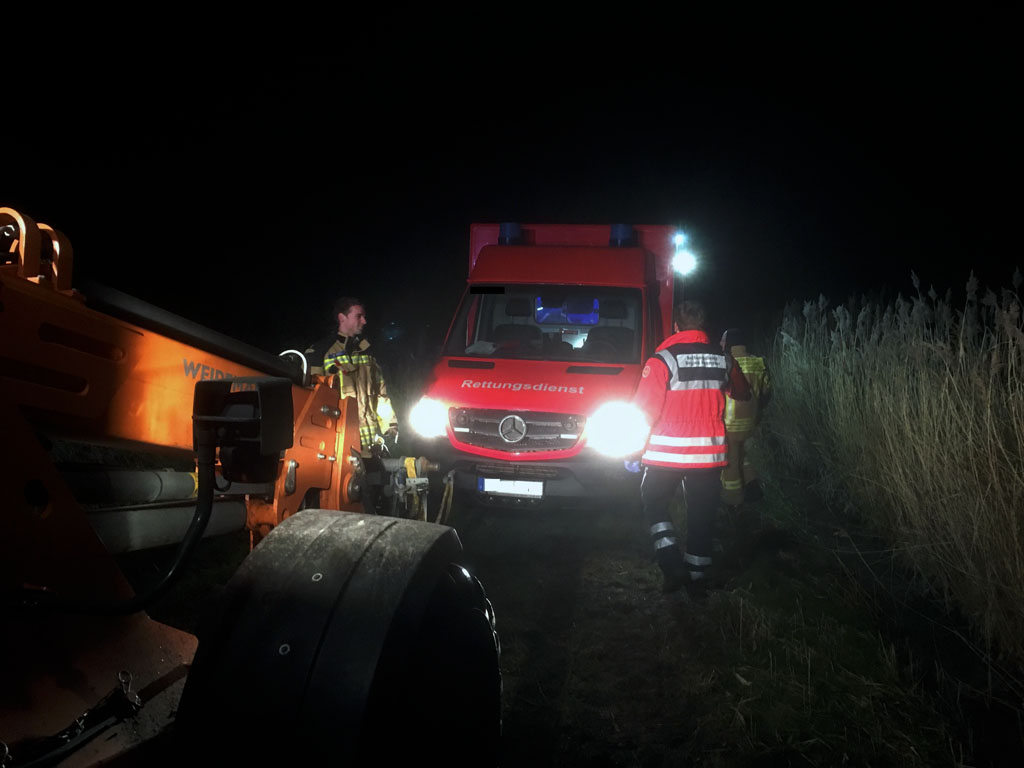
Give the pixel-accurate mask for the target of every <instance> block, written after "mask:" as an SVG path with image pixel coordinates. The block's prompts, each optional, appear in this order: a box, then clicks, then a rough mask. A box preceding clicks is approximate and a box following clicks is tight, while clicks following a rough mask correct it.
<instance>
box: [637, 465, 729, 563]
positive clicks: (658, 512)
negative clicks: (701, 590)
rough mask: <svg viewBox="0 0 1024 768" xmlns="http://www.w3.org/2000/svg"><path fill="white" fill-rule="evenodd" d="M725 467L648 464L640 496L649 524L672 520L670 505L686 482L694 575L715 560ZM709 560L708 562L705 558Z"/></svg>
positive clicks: (689, 551) (689, 554)
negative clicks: (676, 466)
mask: <svg viewBox="0 0 1024 768" xmlns="http://www.w3.org/2000/svg"><path fill="white" fill-rule="evenodd" d="M720 476H721V468H720V467H714V468H713V469H668V468H667V467H644V477H643V480H642V481H641V483H640V498H641V499H642V501H643V505H644V515H645V517H646V518H647V524H648V525H649V526H651V529H652V530H653V529H654V527H655V526H657V525H658V524H659V523H665V522H667V523H671V521H672V515H671V511H670V505H671V503H672V499H673V497H674V496H675V493H676V489H678V488H679V486H680V482H682V486H683V492H684V494H685V499H686V555H687V558H686V559H687V566H688V567H689V568H690V571H691V575H693V574H695V573H697V572H701V571H703V570H704V567H706V566H707V565H710V563H711V544H712V537H713V535H714V526H715V514H716V512H717V508H718V498H719V493H720V492H721V480H720ZM705 560H706V562H704V561H705Z"/></svg>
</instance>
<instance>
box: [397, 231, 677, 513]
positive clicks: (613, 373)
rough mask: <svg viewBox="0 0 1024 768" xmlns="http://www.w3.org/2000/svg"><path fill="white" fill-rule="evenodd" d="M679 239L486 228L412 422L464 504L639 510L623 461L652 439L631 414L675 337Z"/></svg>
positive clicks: (477, 236)
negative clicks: (649, 372)
mask: <svg viewBox="0 0 1024 768" xmlns="http://www.w3.org/2000/svg"><path fill="white" fill-rule="evenodd" d="M676 234H677V233H676V230H675V229H674V228H672V227H668V226H645V225H626V224H613V225H607V224H606V225H556V224H517V223H502V224H497V223H495V224H473V225H472V227H471V230H470V253H469V279H468V281H467V287H466V290H465V293H464V294H463V298H462V301H461V303H460V306H459V308H458V310H457V312H456V313H455V317H454V319H453V321H452V323H451V326H450V328H449V330H448V334H447V337H446V341H445V345H444V348H443V350H442V356H441V359H440V360H439V361H438V363H437V364H436V366H435V367H434V369H433V373H432V376H431V379H430V381H429V382H428V384H427V387H426V390H425V393H424V397H423V398H422V399H421V400H419V401H418V402H417V403H416V404H415V406H414V407H413V408H412V409H411V411H410V418H409V420H410V422H411V426H412V428H413V429H414V430H415V431H416V432H417V433H418V434H419V435H420V436H421V437H422V438H424V439H425V441H426V442H425V445H424V446H423V450H424V453H425V454H426V455H429V456H431V458H434V457H437V458H439V459H440V460H441V464H442V467H443V468H444V470H445V472H448V471H451V472H452V473H453V474H452V477H453V480H454V493H455V498H456V499H457V500H458V502H459V503H460V504H470V505H488V504H495V505H500V506H510V505H511V506H566V505H571V504H586V503H594V502H596V501H601V502H605V501H613V500H618V499H626V498H628V499H630V500H636V499H637V498H638V495H637V494H638V483H639V477H640V476H639V475H638V474H636V473H631V472H628V471H627V470H626V469H625V467H624V465H623V458H624V457H626V456H629V455H631V454H634V453H636V452H638V451H639V450H640V449H641V448H643V442H644V440H645V439H646V434H647V428H648V425H647V424H646V423H645V422H644V418H643V415H642V414H641V413H640V412H639V411H638V410H636V409H634V408H632V406H630V405H629V400H630V398H631V397H632V395H633V392H634V390H635V389H636V385H637V381H638V379H639V377H640V371H641V369H642V367H643V364H644V361H645V360H646V359H647V358H648V357H649V356H650V355H651V354H652V353H653V351H654V348H655V347H656V346H657V344H658V343H659V342H660V341H661V340H663V339H664V338H665V337H666V336H668V335H669V334H670V333H671V331H672V301H673V284H674V280H673V271H672V259H673V256H674V255H675V254H676V248H677V246H676V243H677V241H676V240H675V237H676Z"/></svg>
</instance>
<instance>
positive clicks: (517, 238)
mask: <svg viewBox="0 0 1024 768" xmlns="http://www.w3.org/2000/svg"><path fill="white" fill-rule="evenodd" d="M522 242H523V230H522V227H520V226H519V224H517V223H516V222H514V221H504V222H502V223H501V224H499V225H498V244H499V245H521V244H522Z"/></svg>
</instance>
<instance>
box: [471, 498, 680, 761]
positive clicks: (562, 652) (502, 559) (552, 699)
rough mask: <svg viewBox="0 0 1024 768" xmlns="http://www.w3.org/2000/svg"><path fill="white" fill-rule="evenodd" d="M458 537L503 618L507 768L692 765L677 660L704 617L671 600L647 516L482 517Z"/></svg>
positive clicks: (477, 513)
mask: <svg viewBox="0 0 1024 768" xmlns="http://www.w3.org/2000/svg"><path fill="white" fill-rule="evenodd" d="M456 527H457V529H458V530H459V533H460V537H461V539H462V542H463V547H464V549H465V552H466V564H467V566H468V567H469V568H470V570H472V571H474V572H475V573H476V574H477V575H478V576H479V578H480V579H481V581H482V582H483V584H484V586H485V588H486V589H487V590H488V594H489V595H490V598H491V600H492V602H493V604H494V607H495V612H496V614H497V619H498V629H499V633H500V636H501V642H502V672H503V682H504V704H505V712H504V759H503V762H502V766H503V768H517V767H518V766H602V765H609V766H611V765H680V764H683V761H684V760H685V759H686V755H687V753H688V752H689V751H690V749H691V748H692V744H690V743H689V739H688V738H687V737H688V736H689V734H690V731H691V730H692V728H693V723H692V718H688V717H687V706H688V705H687V703H686V700H685V696H680V695H678V693H681V692H673V690H672V688H673V680H674V672H673V671H672V670H674V669H675V668H676V666H677V663H679V662H681V661H682V657H681V655H680V656H677V657H676V658H675V659H672V658H670V657H671V656H672V655H673V654H684V653H685V652H686V646H687V643H686V642H685V631H684V629H683V626H682V625H683V624H685V619H686V615H687V613H688V612H689V611H691V610H693V607H692V606H691V605H690V604H689V601H688V600H687V598H686V597H685V595H684V594H676V595H671V596H664V595H662V594H661V593H660V574H659V573H658V572H657V570H656V569H655V568H654V566H653V564H652V563H651V561H650V558H649V555H648V546H649V545H648V542H647V538H646V535H645V531H644V526H643V525H642V522H641V520H640V519H639V516H638V513H637V511H636V510H622V509H616V510H574V511H571V512H570V511H559V512H555V513H534V512H512V511H509V512H501V511H499V512H495V511H491V510H474V511H472V512H470V513H468V515H466V516H465V522H464V523H460V522H459V521H456ZM662 668H663V669H662Z"/></svg>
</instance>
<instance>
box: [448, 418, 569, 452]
mask: <svg viewBox="0 0 1024 768" xmlns="http://www.w3.org/2000/svg"><path fill="white" fill-rule="evenodd" d="M510 417H511V418H510ZM506 419H508V421H506ZM520 419H521V420H522V421H521V422H520V421H519V420H520ZM448 421H449V423H450V424H451V427H452V430H453V431H454V432H455V439H456V440H457V441H458V442H460V443H463V444H465V445H472V446H475V447H478V448H490V449H491V450H496V451H508V452H509V453H513V452H516V453H529V452H532V451H565V450H568V449H569V448H572V447H573V446H574V445H576V442H577V441H578V440H579V438H580V433H581V432H582V431H583V425H584V424H585V423H586V418H585V417H583V416H581V415H580V414H576V413H551V412H543V411H505V410H497V409H487V408H450V409H449V410H448ZM502 424H504V433H505V437H502V435H501V432H500V431H499V429H500V428H502ZM520 431H521V432H523V433H524V434H523V436H522V438H521V439H518V440H516V439H515V438H516V437H517V436H518V433H519V432H520ZM507 438H510V439H507Z"/></svg>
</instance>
